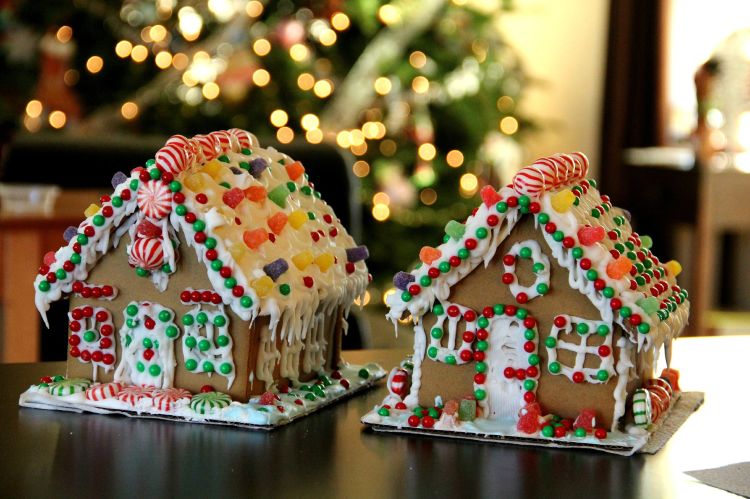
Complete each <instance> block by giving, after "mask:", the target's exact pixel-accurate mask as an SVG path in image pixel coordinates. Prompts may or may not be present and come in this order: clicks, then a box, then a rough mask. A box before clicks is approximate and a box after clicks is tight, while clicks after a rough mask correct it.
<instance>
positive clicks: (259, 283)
mask: <svg viewBox="0 0 750 499" xmlns="http://www.w3.org/2000/svg"><path fill="white" fill-rule="evenodd" d="M251 286H252V287H253V289H254V290H255V294H257V295H258V296H259V297H260V298H263V297H264V296H267V295H268V293H270V292H271V290H272V289H273V279H271V278H270V277H268V276H267V275H264V276H263V277H259V278H258V279H256V280H254V281H253V283H252V284H251Z"/></svg>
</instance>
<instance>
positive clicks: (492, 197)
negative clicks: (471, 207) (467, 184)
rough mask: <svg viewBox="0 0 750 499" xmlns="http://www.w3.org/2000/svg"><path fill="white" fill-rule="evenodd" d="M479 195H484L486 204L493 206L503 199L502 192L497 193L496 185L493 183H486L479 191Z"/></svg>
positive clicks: (483, 199) (483, 198)
mask: <svg viewBox="0 0 750 499" xmlns="http://www.w3.org/2000/svg"><path fill="white" fill-rule="evenodd" d="M479 195H480V196H482V201H484V204H485V205H486V206H492V205H493V204H496V203H497V202H498V201H500V200H501V199H502V197H501V196H500V194H498V193H497V191H496V190H495V188H494V187H492V186H491V185H485V186H484V187H482V190H481V191H479Z"/></svg>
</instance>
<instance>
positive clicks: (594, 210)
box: [387, 153, 689, 349]
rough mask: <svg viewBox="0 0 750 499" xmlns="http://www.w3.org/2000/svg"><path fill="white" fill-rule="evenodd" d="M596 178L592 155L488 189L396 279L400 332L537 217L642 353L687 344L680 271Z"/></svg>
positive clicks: (554, 247)
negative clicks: (673, 342)
mask: <svg viewBox="0 0 750 499" xmlns="http://www.w3.org/2000/svg"><path fill="white" fill-rule="evenodd" d="M587 170H588V160H587V159H586V158H585V156H584V155H583V154H581V153H574V154H572V155H569V156H568V155H557V156H552V157H550V158H543V159H541V160H538V161H537V162H536V163H535V164H534V165H532V166H530V167H525V168H523V169H522V170H521V171H519V173H518V174H517V175H516V176H515V177H514V179H513V183H512V184H511V185H509V186H506V187H503V188H501V189H500V190H499V191H496V190H495V189H494V188H492V187H490V186H486V187H484V188H483V189H482V192H481V194H482V200H483V201H482V203H481V204H480V205H479V206H478V207H477V208H476V209H475V210H474V212H473V213H472V214H471V215H470V216H469V217H468V218H467V219H466V221H465V222H464V223H463V224H460V223H458V222H456V221H450V222H448V224H447V225H446V236H445V240H444V242H443V244H441V245H439V246H437V247H436V248H430V247H425V248H423V249H422V251H421V252H420V260H422V262H421V263H420V264H418V265H417V267H416V268H415V269H413V270H412V271H410V272H409V273H399V274H397V275H396V277H395V278H394V283H396V285H397V287H398V288H399V289H400V290H401V292H400V293H399V292H397V293H393V294H391V295H390V296H388V298H387V305H388V306H389V308H390V311H389V313H388V315H387V316H388V317H389V318H390V319H391V320H392V321H393V322H394V323H395V322H396V321H397V320H399V319H401V317H402V316H403V314H404V312H405V311H406V310H408V311H409V313H410V314H411V316H412V320H413V321H414V322H415V323H416V322H418V321H419V320H420V319H421V317H422V315H424V314H425V313H427V312H428V311H430V310H431V309H432V307H433V305H434V304H435V301H436V300H439V301H445V300H447V299H448V296H449V295H450V288H451V287H452V286H453V285H454V284H456V283H457V282H458V281H460V280H461V279H463V278H464V277H465V276H467V275H468V274H469V273H470V272H471V271H473V270H474V269H475V268H477V267H478V266H479V264H480V263H482V262H483V263H484V265H485V267H487V266H488V265H489V263H490V261H491V260H492V259H493V257H494V255H495V252H496V250H497V248H498V247H499V245H500V243H501V242H502V241H503V240H505V238H506V237H507V236H508V235H510V233H511V232H512V230H513V228H514V227H515V225H516V223H518V221H519V220H520V219H521V217H522V216H524V215H526V214H529V215H531V216H533V217H534V224H535V227H536V228H537V230H540V231H541V232H542V235H543V237H544V240H545V241H546V243H547V245H548V246H549V248H550V250H551V252H552V255H553V257H554V258H555V260H556V261H557V262H558V264H559V265H560V266H562V267H564V268H566V269H567V270H568V272H569V284H570V287H572V288H573V289H576V290H578V291H579V292H580V293H581V294H583V295H585V296H586V297H588V299H589V300H590V301H591V303H592V304H593V305H594V306H595V307H596V308H597V309H599V311H600V313H601V316H602V320H604V321H606V322H609V323H617V324H619V325H620V326H621V327H622V328H623V329H624V330H625V331H627V332H628V333H629V338H630V340H631V341H633V342H634V343H637V344H638V348H639V349H641V348H644V347H645V348H651V347H653V346H655V345H660V344H662V343H663V342H664V341H665V340H667V339H668V338H674V337H676V336H678V335H679V333H680V332H681V331H682V329H683V328H684V327H685V325H686V324H687V319H688V313H689V301H688V300H687V291H686V290H684V289H682V288H681V287H679V286H678V285H677V284H676V282H675V280H674V277H675V274H676V273H677V272H678V271H679V268H680V267H679V264H678V263H677V262H668V263H667V264H662V263H661V262H660V261H659V260H658V258H656V257H655V256H654V255H653V254H652V253H651V251H650V249H649V248H647V247H646V245H644V244H643V241H641V239H640V237H639V236H638V234H637V233H634V232H632V229H631V227H630V223H629V221H628V220H627V217H626V216H625V213H624V212H623V211H622V210H620V209H619V208H616V207H613V206H612V205H611V204H610V202H609V198H608V197H607V196H603V195H600V194H599V192H598V190H597V189H596V183H595V182H594V181H593V180H585V179H584V176H585V174H586V171H587ZM600 228H601V229H600ZM643 239H644V240H646V236H644V237H643ZM649 239H650V238H649ZM584 243H585V244H584ZM626 260H627V261H630V262H631V265H630V266H629V270H628V269H625V268H624V267H627V265H625V263H627V262H626ZM613 262H619V263H613ZM613 276H614V277H613ZM500 277H501V276H500V275H498V279H500ZM517 300H518V297H517ZM523 303H525V302H524V301H521V300H518V303H514V304H521V305H523ZM560 313H564V311H560Z"/></svg>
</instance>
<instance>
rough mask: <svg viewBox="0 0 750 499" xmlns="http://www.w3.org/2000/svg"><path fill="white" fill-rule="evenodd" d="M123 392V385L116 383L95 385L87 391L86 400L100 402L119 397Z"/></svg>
mask: <svg viewBox="0 0 750 499" xmlns="http://www.w3.org/2000/svg"><path fill="white" fill-rule="evenodd" d="M120 390H122V383H118V382H116V381H114V382H112V383H102V384H98V385H94V386H92V387H91V388H89V389H88V390H86V394H85V395H86V400H91V401H94V402H98V401H100V400H107V399H111V398H114V397H116V396H117V394H118V393H120Z"/></svg>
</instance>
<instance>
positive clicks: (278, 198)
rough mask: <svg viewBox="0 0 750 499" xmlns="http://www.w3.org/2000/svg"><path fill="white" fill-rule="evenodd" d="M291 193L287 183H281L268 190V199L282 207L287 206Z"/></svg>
mask: <svg viewBox="0 0 750 499" xmlns="http://www.w3.org/2000/svg"><path fill="white" fill-rule="evenodd" d="M289 194H290V192H289V189H288V188H287V186H286V184H279V185H277V186H276V187H274V188H273V189H272V190H270V191H269V192H268V199H270V200H271V201H273V202H274V203H276V205H277V206H279V207H280V208H286V197H287V196H288V195H289Z"/></svg>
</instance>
